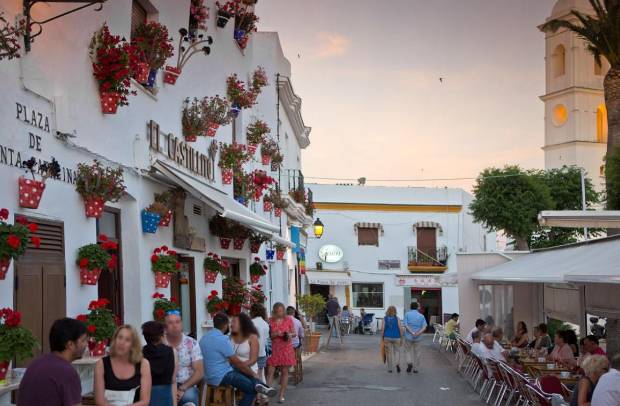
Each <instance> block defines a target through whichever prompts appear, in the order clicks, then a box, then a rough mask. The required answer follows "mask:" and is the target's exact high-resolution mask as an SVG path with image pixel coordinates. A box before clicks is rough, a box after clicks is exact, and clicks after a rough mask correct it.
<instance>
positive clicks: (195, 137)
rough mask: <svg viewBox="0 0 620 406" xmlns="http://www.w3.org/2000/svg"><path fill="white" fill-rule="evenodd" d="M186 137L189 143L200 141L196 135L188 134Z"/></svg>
mask: <svg viewBox="0 0 620 406" xmlns="http://www.w3.org/2000/svg"><path fill="white" fill-rule="evenodd" d="M184 137H185V141H187V142H196V140H197V139H198V136H197V135H195V134H187V135H184Z"/></svg>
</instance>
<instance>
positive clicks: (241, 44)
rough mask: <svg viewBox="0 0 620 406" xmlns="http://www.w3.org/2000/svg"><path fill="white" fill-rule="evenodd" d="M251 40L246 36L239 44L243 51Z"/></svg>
mask: <svg viewBox="0 0 620 406" xmlns="http://www.w3.org/2000/svg"><path fill="white" fill-rule="evenodd" d="M249 40H250V38H249V37H247V36H245V37H243V38H241V39H240V40H239V41H237V42H238V44H239V47H241V49H245V47H247V46H248V41H249Z"/></svg>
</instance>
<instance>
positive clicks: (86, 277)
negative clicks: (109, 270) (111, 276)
mask: <svg viewBox="0 0 620 406" xmlns="http://www.w3.org/2000/svg"><path fill="white" fill-rule="evenodd" d="M99 276H101V269H93V270H90V269H87V268H80V283H81V284H82V285H96V284H97V281H99Z"/></svg>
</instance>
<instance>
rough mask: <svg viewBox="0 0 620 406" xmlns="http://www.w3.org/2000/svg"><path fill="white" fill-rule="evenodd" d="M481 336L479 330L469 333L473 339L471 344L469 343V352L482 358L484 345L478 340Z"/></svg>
mask: <svg viewBox="0 0 620 406" xmlns="http://www.w3.org/2000/svg"><path fill="white" fill-rule="evenodd" d="M481 336H482V334H480V332H479V331H474V332H473V333H472V334H471V338H472V339H473V340H474V342H473V344H472V345H471V352H472V353H474V354H475V355H477V356H479V357H480V358H483V352H484V350H483V348H484V345H483V344H482V343H481V342H480V337H481Z"/></svg>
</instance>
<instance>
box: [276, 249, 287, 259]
mask: <svg viewBox="0 0 620 406" xmlns="http://www.w3.org/2000/svg"><path fill="white" fill-rule="evenodd" d="M284 254H286V251H284V250H277V251H276V259H277V260H278V261H282V260H283V259H284Z"/></svg>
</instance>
